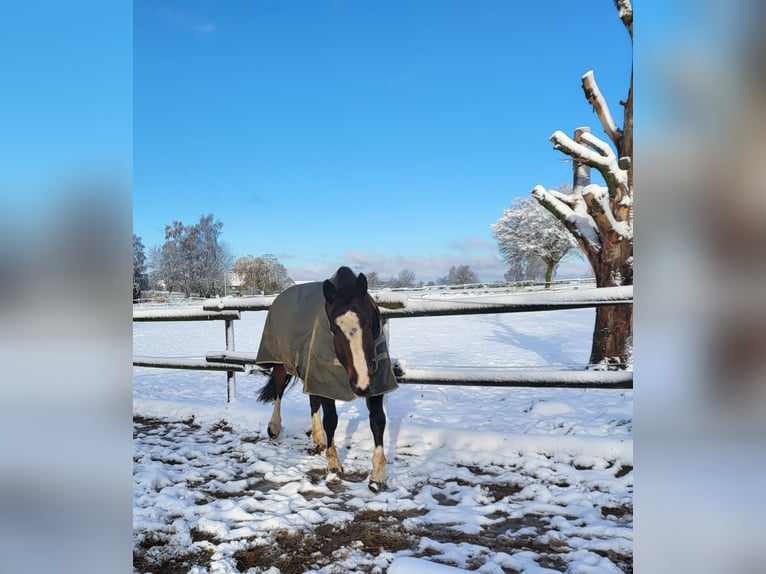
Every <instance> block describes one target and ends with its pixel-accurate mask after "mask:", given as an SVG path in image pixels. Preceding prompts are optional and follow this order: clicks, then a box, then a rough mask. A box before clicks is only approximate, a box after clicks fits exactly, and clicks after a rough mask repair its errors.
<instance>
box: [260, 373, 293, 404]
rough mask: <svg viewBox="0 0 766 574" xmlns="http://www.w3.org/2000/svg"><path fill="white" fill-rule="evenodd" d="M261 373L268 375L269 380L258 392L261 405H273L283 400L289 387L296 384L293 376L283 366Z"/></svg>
mask: <svg viewBox="0 0 766 574" xmlns="http://www.w3.org/2000/svg"><path fill="white" fill-rule="evenodd" d="M261 372H262V373H263V374H268V375H269V380H268V381H267V382H266V384H265V385H263V387H262V388H261V390H260V391H259V392H258V399H257V400H258V402H260V403H273V402H274V401H276V400H277V399H281V398H282V394H283V393H284V392H285V390H286V389H287V386H288V385H289V384H290V383H292V382H294V379H293V376H292V375H288V374H287V371H285V367H284V366H283V365H274V366H273V367H272V368H271V370H270V371H268V370H265V369H263V370H261Z"/></svg>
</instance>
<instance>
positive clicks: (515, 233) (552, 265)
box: [490, 198, 577, 288]
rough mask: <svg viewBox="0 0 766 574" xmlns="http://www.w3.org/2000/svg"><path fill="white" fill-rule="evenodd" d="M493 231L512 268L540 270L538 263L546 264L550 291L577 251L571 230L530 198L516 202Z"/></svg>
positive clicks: (493, 225) (546, 281)
mask: <svg viewBox="0 0 766 574" xmlns="http://www.w3.org/2000/svg"><path fill="white" fill-rule="evenodd" d="M490 228H491V229H492V235H493V236H494V237H495V239H496V240H497V243H498V246H499V249H500V253H501V254H502V255H503V257H504V258H505V260H506V262H507V263H508V265H509V266H510V267H512V268H516V269H519V268H523V269H529V270H530V271H532V270H534V271H536V270H537V269H539V268H540V265H539V263H538V262H542V263H543V265H544V269H545V287H546V288H550V286H551V282H552V280H553V274H554V273H555V271H556V268H557V267H558V265H559V263H560V262H561V260H562V259H563V258H564V257H565V256H566V255H567V254H568V253H569V252H570V251H572V250H573V249H576V248H577V242H576V241H575V240H574V238H573V237H572V234H571V233H569V231H568V230H567V228H566V227H565V226H564V225H563V224H562V223H561V222H560V221H558V220H557V219H556V218H555V217H552V216H551V214H550V213H549V212H548V211H547V210H546V209H544V208H543V207H542V206H541V205H540V204H539V203H537V202H536V201H534V200H532V199H528V198H518V199H515V200H514V201H513V203H512V204H511V207H509V208H506V209H504V210H503V215H502V217H500V219H498V220H497V222H496V223H493V224H492V225H491V226H490ZM530 278H531V277H524V279H530Z"/></svg>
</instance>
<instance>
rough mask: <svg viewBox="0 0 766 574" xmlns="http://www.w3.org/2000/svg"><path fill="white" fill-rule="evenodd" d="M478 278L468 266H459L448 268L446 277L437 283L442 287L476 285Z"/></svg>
mask: <svg viewBox="0 0 766 574" xmlns="http://www.w3.org/2000/svg"><path fill="white" fill-rule="evenodd" d="M478 282H479V278H478V277H476V273H474V272H473V270H472V269H471V267H470V266H469V265H459V266H457V267H456V266H454V265H453V266H452V267H450V270H449V272H448V273H447V275H446V277H442V278H441V279H439V283H442V284H444V285H467V284H469V283H478Z"/></svg>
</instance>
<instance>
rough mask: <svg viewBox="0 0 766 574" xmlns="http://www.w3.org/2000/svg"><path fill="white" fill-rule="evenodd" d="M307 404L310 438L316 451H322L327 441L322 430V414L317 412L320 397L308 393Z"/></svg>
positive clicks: (319, 405) (320, 402) (320, 401)
mask: <svg viewBox="0 0 766 574" xmlns="http://www.w3.org/2000/svg"><path fill="white" fill-rule="evenodd" d="M309 404H310V405H311V440H312V441H313V442H314V448H315V449H316V451H317V452H322V451H323V450H324V449H326V448H327V441H326V440H325V438H324V431H323V430H322V415H321V414H320V413H319V407H321V406H322V398H321V397H319V396H317V395H309Z"/></svg>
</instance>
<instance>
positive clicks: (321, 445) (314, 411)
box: [309, 395, 343, 473]
mask: <svg viewBox="0 0 766 574" xmlns="http://www.w3.org/2000/svg"><path fill="white" fill-rule="evenodd" d="M309 401H310V404H311V439H312V441H313V442H314V446H315V447H316V449H317V450H318V451H321V450H325V453H326V455H327V469H328V470H329V471H330V472H337V473H343V468H342V467H341V465H340V460H339V459H338V449H337V448H335V429H336V428H338V412H337V411H336V410H335V401H334V400H333V399H328V398H325V397H319V396H316V395H310V396H309ZM320 406H321V407H322V415H323V416H322V419H321V420H320V418H319V407H320ZM325 437H326V440H325Z"/></svg>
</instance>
